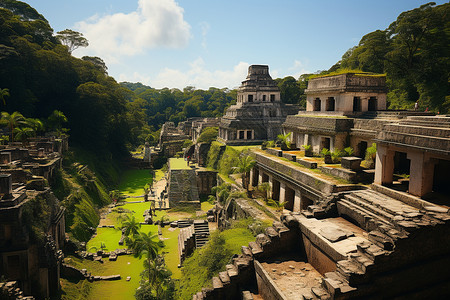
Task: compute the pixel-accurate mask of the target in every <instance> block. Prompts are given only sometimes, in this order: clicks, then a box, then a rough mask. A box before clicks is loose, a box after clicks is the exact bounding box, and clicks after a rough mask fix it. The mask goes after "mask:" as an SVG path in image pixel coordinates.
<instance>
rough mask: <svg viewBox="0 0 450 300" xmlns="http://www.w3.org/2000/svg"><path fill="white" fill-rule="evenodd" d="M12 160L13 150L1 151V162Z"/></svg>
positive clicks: (6, 162)
mask: <svg viewBox="0 0 450 300" xmlns="http://www.w3.org/2000/svg"><path fill="white" fill-rule="evenodd" d="M10 162H11V152H1V153H0V164H3V165H6V164H9V163H10Z"/></svg>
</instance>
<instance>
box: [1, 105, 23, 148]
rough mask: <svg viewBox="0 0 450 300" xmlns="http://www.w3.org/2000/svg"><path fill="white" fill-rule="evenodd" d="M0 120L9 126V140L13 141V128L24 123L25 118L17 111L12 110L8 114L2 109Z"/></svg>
mask: <svg viewBox="0 0 450 300" xmlns="http://www.w3.org/2000/svg"><path fill="white" fill-rule="evenodd" d="M0 122H1V123H2V124H4V125H6V126H7V127H8V128H9V131H10V134H11V141H12V142H14V128H16V126H19V125H21V124H24V123H25V118H24V116H23V115H22V114H21V113H20V112H18V111H15V112H13V113H12V114H9V113H8V112H6V111H2V118H1V119H0Z"/></svg>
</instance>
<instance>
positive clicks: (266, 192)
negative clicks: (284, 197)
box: [258, 182, 271, 203]
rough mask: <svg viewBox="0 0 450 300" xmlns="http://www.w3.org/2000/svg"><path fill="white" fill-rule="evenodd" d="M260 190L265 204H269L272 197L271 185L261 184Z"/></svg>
mask: <svg viewBox="0 0 450 300" xmlns="http://www.w3.org/2000/svg"><path fill="white" fill-rule="evenodd" d="M258 190H259V191H260V192H262V194H263V197H264V202H266V203H267V201H268V200H269V195H270V190H271V187H270V183H268V182H263V183H261V184H260V185H259V186H258Z"/></svg>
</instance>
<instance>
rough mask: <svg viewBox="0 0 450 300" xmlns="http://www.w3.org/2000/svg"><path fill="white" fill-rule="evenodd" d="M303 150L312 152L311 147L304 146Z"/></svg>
mask: <svg viewBox="0 0 450 300" xmlns="http://www.w3.org/2000/svg"><path fill="white" fill-rule="evenodd" d="M302 147H303V149H305V151H310V150H311V145H302Z"/></svg>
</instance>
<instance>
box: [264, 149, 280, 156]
mask: <svg viewBox="0 0 450 300" xmlns="http://www.w3.org/2000/svg"><path fill="white" fill-rule="evenodd" d="M266 152H267V153H269V154H271V155H275V156H278V157H281V156H282V155H283V151H281V150H278V149H273V148H267V149H266Z"/></svg>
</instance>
